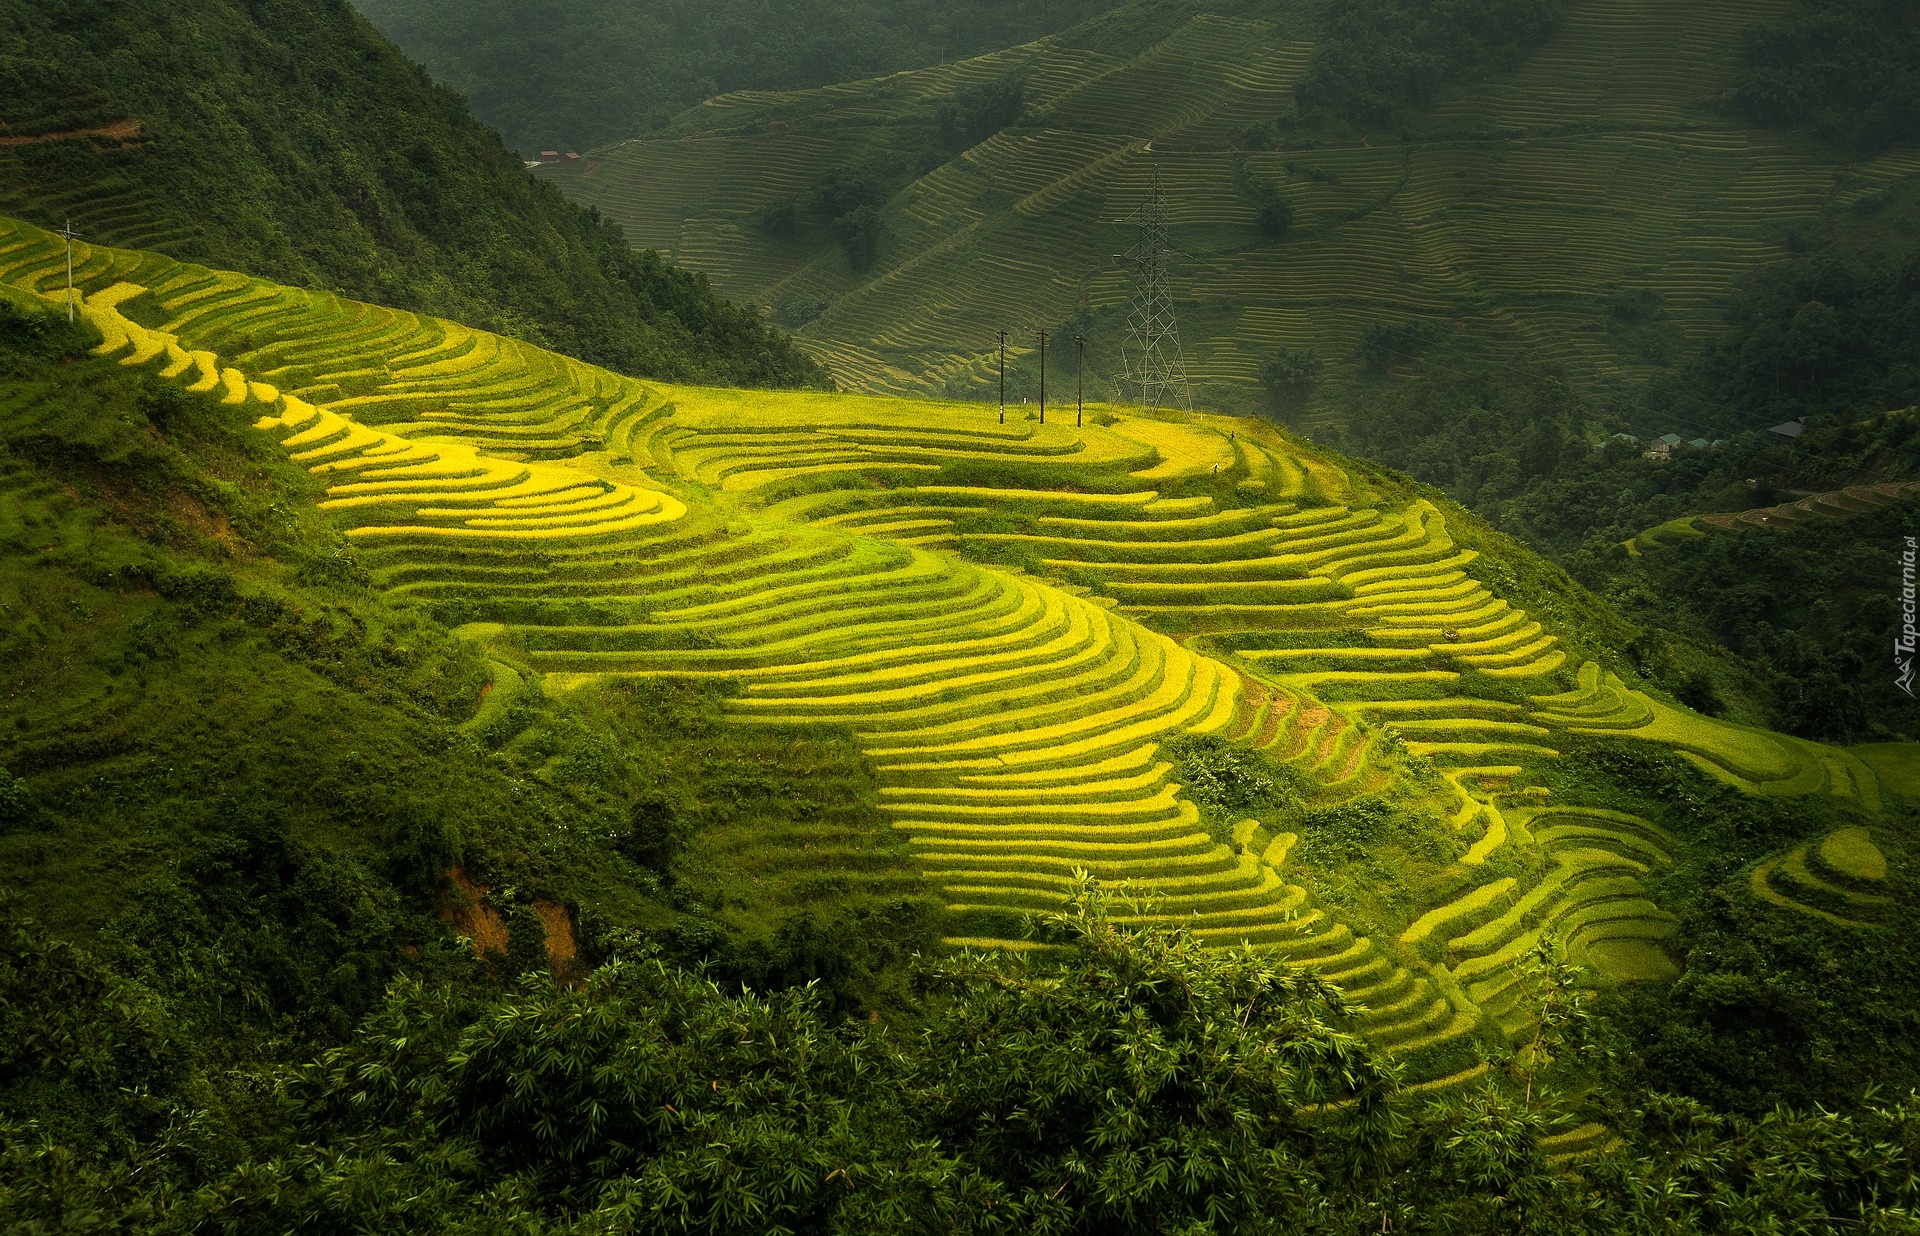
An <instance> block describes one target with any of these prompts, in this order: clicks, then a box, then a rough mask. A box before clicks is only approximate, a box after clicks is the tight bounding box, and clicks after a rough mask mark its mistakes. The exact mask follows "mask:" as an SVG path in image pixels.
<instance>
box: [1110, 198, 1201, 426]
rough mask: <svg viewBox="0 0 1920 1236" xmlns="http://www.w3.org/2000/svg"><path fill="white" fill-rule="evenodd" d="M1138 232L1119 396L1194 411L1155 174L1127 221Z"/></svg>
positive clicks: (1130, 259) (1163, 210)
mask: <svg viewBox="0 0 1920 1236" xmlns="http://www.w3.org/2000/svg"><path fill="white" fill-rule="evenodd" d="M1124 222H1126V223H1129V224H1131V225H1133V226H1134V227H1135V228H1136V229H1137V232H1138V235H1137V238H1136V239H1135V241H1134V244H1133V248H1131V249H1129V250H1128V251H1127V263H1128V265H1129V266H1130V267H1131V268H1132V270H1133V309H1132V311H1131V312H1130V313H1129V314H1128V315H1127V341H1126V343H1125V344H1123V345H1122V346H1121V349H1120V364H1121V372H1120V377H1119V380H1118V382H1117V385H1118V386H1119V388H1120V390H1121V392H1122V393H1123V394H1126V395H1132V396H1134V400H1135V402H1136V403H1139V404H1141V405H1143V406H1145V407H1150V408H1158V407H1160V406H1162V405H1163V404H1168V403H1172V404H1175V405H1177V406H1179V407H1182V408H1185V409H1187V410H1188V411H1192V410H1193V390H1192V388H1191V387H1189V386H1188V385H1187V366H1186V361H1185V359H1184V358H1183V357H1182V356H1181V354H1180V326H1179V323H1177V322H1175V321H1174V318H1173V289H1172V287H1171V285H1170V282H1169V280H1168V272H1169V270H1170V269H1171V267H1172V265H1173V259H1174V258H1175V257H1176V256H1177V254H1176V253H1175V252H1174V250H1173V249H1172V248H1171V247H1170V246H1169V245H1168V244H1167V197H1166V194H1165V193H1164V192H1163V191H1162V190H1161V188H1160V171H1159V169H1158V168H1156V169H1154V173H1153V186H1152V187H1151V188H1150V189H1148V190H1147V200H1146V201H1145V202H1143V203H1141V205H1140V208H1139V209H1138V210H1136V211H1134V212H1133V214H1131V215H1130V216H1128V217H1127V219H1126V220H1125V221H1124Z"/></svg>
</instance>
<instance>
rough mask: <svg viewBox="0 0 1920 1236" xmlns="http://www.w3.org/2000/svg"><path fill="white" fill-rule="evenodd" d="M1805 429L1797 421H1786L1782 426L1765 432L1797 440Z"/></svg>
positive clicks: (1776, 426)
mask: <svg viewBox="0 0 1920 1236" xmlns="http://www.w3.org/2000/svg"><path fill="white" fill-rule="evenodd" d="M1806 428H1807V427H1806V426H1805V425H1802V424H1801V423H1800V422H1799V421H1788V422H1787V423H1786V424H1784V425H1775V426H1774V427H1773V428H1772V429H1769V430H1767V432H1768V433H1777V434H1779V435H1780V436H1781V437H1783V438H1797V437H1799V436H1800V435H1801V434H1802V433H1804V432H1805V431H1806Z"/></svg>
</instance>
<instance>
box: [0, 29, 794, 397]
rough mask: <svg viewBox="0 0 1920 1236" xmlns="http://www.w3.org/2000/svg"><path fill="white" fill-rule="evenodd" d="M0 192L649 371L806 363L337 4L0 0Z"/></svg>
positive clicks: (134, 240)
mask: <svg viewBox="0 0 1920 1236" xmlns="http://www.w3.org/2000/svg"><path fill="white" fill-rule="evenodd" d="M0 210H5V211H8V212H10V213H12V214H15V215H19V216H21V217H25V218H30V219H33V220H34V221H36V222H39V223H42V224H45V225H47V226H49V227H59V226H61V225H62V224H64V223H65V222H66V221H68V220H69V219H70V220H71V221H72V224H73V226H74V227H75V228H76V229H77V230H79V231H80V232H81V233H82V234H84V235H86V236H88V237H89V238H91V239H93V240H95V241H98V242H102V243H123V244H140V245H146V246H148V247H152V248H157V249H162V250H165V251H167V252H169V253H173V254H175V255H177V256H180V257H183V258H189V259H196V260H203V261H208V262H213V263H216V264H218V265H222V266H228V267H239V268H244V269H250V270H258V271H263V272H270V273H272V274H275V275H277V276H279V277H282V278H285V279H289V280H293V281H296V282H300V283H303V284H312V285H314V286H318V287H324V288H333V289H338V290H341V291H343V292H346V293H348V294H350V295H356V296H363V297H368V298H371V299H374V300H379V301H382V302H385V303H388V304H395V305H405V306H415V307H419V308H422V309H428V310H432V311H434V312H439V313H445V314H450V315H453V316H456V317H459V318H462V319H463V320H466V321H471V322H474V323H477V324H484V325H487V326H490V327H493V328H496V329H499V330H501V331H504V332H506V333H508V334H511V335H515V336H517V337H519V338H524V339H528V340H531V341H533V342H537V343H543V344H549V345H552V346H554V347H558V348H563V349H565V350H567V351H569V352H572V353H574V354H576V355H579V356H583V357H587V358H590V359H592V360H595V361H598V362H601V363H605V364H608V365H611V366H613V367H615V368H618V369H623V370H626V371H628V372H636V373H652V374H659V375H662V376H675V377H684V378H694V377H698V378H704V379H706V380H710V381H726V382H736V383H744V384H781V383H785V384H792V383H804V382H810V381H813V380H815V378H816V371H815V369H814V367H813V366H812V365H811V364H810V363H809V362H808V361H806V360H805V359H804V358H802V357H801V356H799V355H798V354H796V353H795V352H794V351H793V349H792V348H791V346H790V345H789V344H788V343H787V341H786V340H785V339H784V338H782V337H781V336H780V335H779V333H778V332H776V331H771V330H769V329H767V328H766V326H765V325H763V324H762V322H761V321H760V320H759V318H758V317H757V316H756V315H755V314H754V313H753V311H752V310H750V309H746V308H742V307H739V306H736V305H731V304H728V303H727V302H725V301H723V300H721V299H719V298H717V297H715V296H714V295H713V293H712V291H711V290H710V289H709V288H708V287H707V285H706V283H705V281H704V280H703V279H701V278H699V277H697V276H692V275H689V274H687V273H685V272H683V271H679V270H676V269H674V268H672V267H671V266H669V265H668V264H667V263H665V262H663V261H661V260H660V259H659V258H658V257H657V256H655V255H653V254H651V253H645V252H640V253H635V252H631V251H630V250H629V248H628V245H627V243H626V240H625V238H624V237H623V236H622V234H621V232H620V231H619V229H618V228H616V227H613V226H611V225H609V224H608V223H607V222H606V221H604V220H602V219H601V218H599V217H598V216H597V215H596V214H595V213H594V212H592V211H589V210H584V209H580V208H578V207H573V206H570V205H568V204H567V203H566V202H564V201H562V200H561V199H560V197H559V195H557V194H556V193H554V192H553V190H552V189H551V188H550V187H548V186H544V185H539V184H535V183H533V182H531V181H530V180H529V179H528V178H527V176H526V174H525V172H524V171H523V170H522V168H521V165H520V161H519V160H517V159H516V158H515V157H514V156H513V155H512V154H510V153H509V152H508V151H507V150H506V149H505V148H504V147H502V146H501V144H500V141H499V139H498V138H497V137H496V136H495V135H494V134H493V133H491V132H489V131H488V130H487V129H486V128H485V127H483V126H482V125H481V124H479V123H478V122H477V121H475V120H474V118H473V116H472V114H471V113H470V112H469V111H468V110H467V107H466V104H465V103H464V102H463V101H462V100H461V99H460V98H459V97H458V96H456V95H455V94H453V93H452V92H451V91H449V90H447V89H446V88H445V87H442V86H437V85H435V84H434V83H433V82H432V81H431V80H430V79H429V78H428V77H427V75H426V74H425V73H424V72H423V71H422V70H420V69H419V68H418V67H417V66H415V65H413V64H412V63H410V62H409V61H408V60H407V59H406V58H405V57H404V56H402V55H401V54H400V53H399V52H398V51H396V50H395V49H394V48H393V47H392V45H391V44H389V43H387V42H386V41H385V40H384V39H383V38H381V37H380V36H379V34H377V33H376V32H375V31H374V30H373V28H372V27H371V26H369V25H368V24H367V23H366V22H365V21H364V20H363V19H362V18H360V17H359V16H358V15H357V14H355V13H354V11H353V10H352V9H351V8H350V7H348V6H347V5H346V4H344V3H336V2H333V0H269V2H266V3H257V4H253V3H247V4H243V3H239V2H237V0H169V2H168V3H165V4H155V5H136V4H130V3H124V2H122V0H55V2H53V3H41V2H40V0H5V2H4V3H0Z"/></svg>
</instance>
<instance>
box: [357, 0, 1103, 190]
mask: <svg viewBox="0 0 1920 1236" xmlns="http://www.w3.org/2000/svg"><path fill="white" fill-rule="evenodd" d="M1113 5H1114V0H968V2H967V3H965V4H958V5H956V4H942V3H936V2H934V0H807V2H806V3H801V4H793V3H785V4H767V3H764V2H763V0H722V2H721V3H710V4H685V3H673V4H642V3H637V2H636V0H591V2H590V3H547V4H531V5H530V4H520V3H514V2H513V0H488V2H487V3H478V4H475V3H457V2H452V0H361V3H360V4H359V6H358V7H359V8H360V10H361V11H362V12H363V13H365V14H366V15H367V16H368V17H369V18H371V19H372V20H373V21H374V23H375V24H377V25H378V26H379V27H380V28H381V30H383V31H385V32H386V34H387V35H388V37H390V38H392V39H393V41H394V42H396V43H398V44H399V45H400V46H401V47H402V48H405V49H406V51H407V54H408V55H411V56H415V57H417V58H419V59H420V60H421V61H422V62H423V63H425V64H426V66H427V67H428V68H429V69H431V70H432V71H433V73H434V76H436V77H437V78H439V79H440V80H441V81H443V82H446V83H447V84H448V85H450V86H452V87H453V88H455V89H456V90H459V91H460V92H462V93H463V94H464V95H466V97H467V98H468V100H469V101H471V102H472V104H473V108H474V110H475V111H476V112H477V113H478V114H479V116H480V118H481V119H482V120H485V121H486V122H487V123H488V124H491V125H494V126H495V127H497V128H498V129H499V130H500V132H501V133H502V134H503V135H504V136H505V137H506V140H507V143H508V145H510V146H512V147H514V148H515V149H517V150H520V151H522V152H524V153H528V154H532V153H534V152H537V151H539V150H541V149H542V148H558V149H575V150H585V149H587V148H588V147H591V146H598V145H601V144H603V143H606V142H613V141H618V140H620V139H621V138H624V137H634V136H637V135H639V134H642V133H645V132H647V131H649V130H651V129H655V128H658V127H660V126H661V125H663V124H665V123H666V122H667V121H668V120H670V119H672V118H673V117H674V116H676V115H678V114H679V113H680V112H682V111H684V110H685V109H687V108H689V107H691V106H693V105H694V104H696V103H698V102H700V101H701V100H702V99H705V98H708V97H710V96H712V95H716V94H720V93H723V92H725V91H729V90H791V89H799V88H804V87H808V86H824V85H828V84H831V83H833V82H843V81H853V80H856V79H858V78H863V77H874V76H878V75H879V74H882V73H890V72H893V71H895V70H898V69H908V68H918V67H919V66H921V65H927V64H939V63H941V62H943V61H947V60H961V59H965V58H966V57H968V56H976V55H979V54H980V53H982V52H990V51H998V50H999V49H1001V48H1003V47H1010V46H1013V45H1015V44H1018V43H1024V42H1026V41H1028V40H1029V39H1035V38H1039V37H1040V36H1042V35H1046V34H1052V33H1054V32H1055V31H1057V30H1064V29H1066V28H1067V27H1069V26H1072V25H1074V24H1076V23H1078V22H1080V21H1082V20H1084V19H1085V18H1087V17H1090V16H1093V15H1094V14H1096V13H1099V12H1102V11H1104V10H1106V9H1109V8H1112V7H1113Z"/></svg>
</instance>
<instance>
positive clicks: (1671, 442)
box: [1660, 433, 1684, 446]
mask: <svg viewBox="0 0 1920 1236" xmlns="http://www.w3.org/2000/svg"><path fill="white" fill-rule="evenodd" d="M1660 440H1661V441H1662V442H1665V443H1666V444H1667V445H1668V446H1679V445H1680V443H1681V442H1682V441H1684V439H1682V438H1681V437H1680V435H1679V434H1677V433H1663V434H1661V435H1660Z"/></svg>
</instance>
